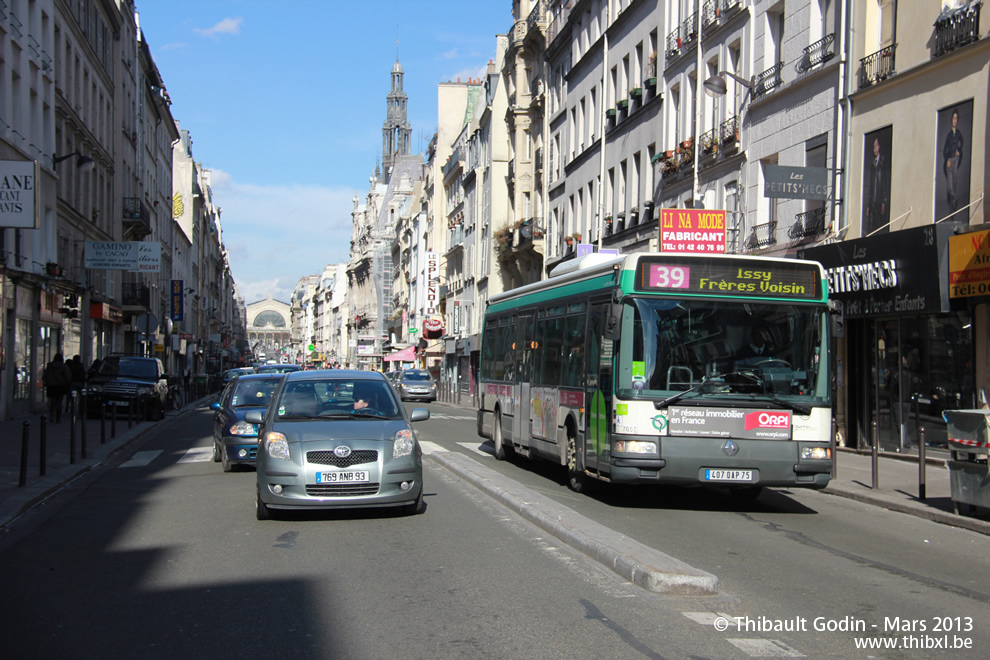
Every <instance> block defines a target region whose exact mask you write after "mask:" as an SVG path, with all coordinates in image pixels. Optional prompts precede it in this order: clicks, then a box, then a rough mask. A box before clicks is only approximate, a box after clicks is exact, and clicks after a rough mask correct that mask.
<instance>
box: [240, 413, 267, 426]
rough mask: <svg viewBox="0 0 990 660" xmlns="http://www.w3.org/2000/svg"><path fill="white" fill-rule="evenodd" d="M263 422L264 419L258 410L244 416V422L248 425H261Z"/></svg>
mask: <svg viewBox="0 0 990 660" xmlns="http://www.w3.org/2000/svg"><path fill="white" fill-rule="evenodd" d="M263 420H264V418H263V417H262V416H261V413H260V412H258V411H257V410H252V411H251V412H248V413H245V414H244V421H245V422H247V423H248V424H261V422H262V421H263Z"/></svg>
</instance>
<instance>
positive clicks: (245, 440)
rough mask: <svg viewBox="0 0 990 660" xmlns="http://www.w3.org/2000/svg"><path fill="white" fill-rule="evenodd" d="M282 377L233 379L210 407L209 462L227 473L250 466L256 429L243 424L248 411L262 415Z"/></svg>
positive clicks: (243, 376) (274, 375) (254, 453)
mask: <svg viewBox="0 0 990 660" xmlns="http://www.w3.org/2000/svg"><path fill="white" fill-rule="evenodd" d="M284 376H285V374H245V375H241V376H237V377H236V378H234V379H233V380H232V381H230V383H228V384H227V387H225V388H224V390H223V393H222V394H220V400H219V401H218V402H216V403H211V404H210V409H211V410H213V460H214V461H215V462H219V463H222V464H223V471H224V472H230V471H231V469H233V467H234V466H235V465H254V461H255V458H256V457H257V455H258V427H257V426H255V425H254V424H249V423H247V422H245V421H244V415H245V414H247V413H248V412H250V411H252V410H257V411H260V412H262V413H263V412H264V411H265V408H267V407H268V402H269V401H270V400H271V398H272V392H274V391H275V387H276V386H277V385H278V383H279V381H280V380H282V378H283V377H284Z"/></svg>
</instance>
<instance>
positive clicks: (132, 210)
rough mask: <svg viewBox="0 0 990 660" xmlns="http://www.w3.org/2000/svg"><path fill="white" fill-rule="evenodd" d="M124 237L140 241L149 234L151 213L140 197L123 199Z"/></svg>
mask: <svg viewBox="0 0 990 660" xmlns="http://www.w3.org/2000/svg"><path fill="white" fill-rule="evenodd" d="M122 224H123V229H124V235H125V236H127V237H129V238H130V239H132V240H138V241H139V240H141V239H142V238H144V237H145V236H147V235H148V234H150V233H151V212H150V211H149V210H148V207H147V206H145V205H144V202H143V201H142V200H141V198H140V197H125V198H124V217H123V223H122Z"/></svg>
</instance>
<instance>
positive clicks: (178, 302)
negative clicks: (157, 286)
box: [169, 280, 185, 321]
mask: <svg viewBox="0 0 990 660" xmlns="http://www.w3.org/2000/svg"><path fill="white" fill-rule="evenodd" d="M182 287H183V280H172V288H171V289H169V303H170V305H171V313H170V315H169V316H170V318H171V319H172V320H173V321H181V320H182V319H183V318H184V316H185V296H183V295H182Z"/></svg>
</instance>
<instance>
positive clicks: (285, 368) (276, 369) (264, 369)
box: [258, 363, 302, 374]
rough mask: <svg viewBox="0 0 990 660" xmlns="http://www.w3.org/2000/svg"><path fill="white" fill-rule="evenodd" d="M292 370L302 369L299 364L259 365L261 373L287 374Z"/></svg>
mask: <svg viewBox="0 0 990 660" xmlns="http://www.w3.org/2000/svg"><path fill="white" fill-rule="evenodd" d="M292 371H302V367H301V366H299V365H298V364H275V363H272V364H263V365H261V366H260V367H258V373H259V374H287V373H290V372H292Z"/></svg>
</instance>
